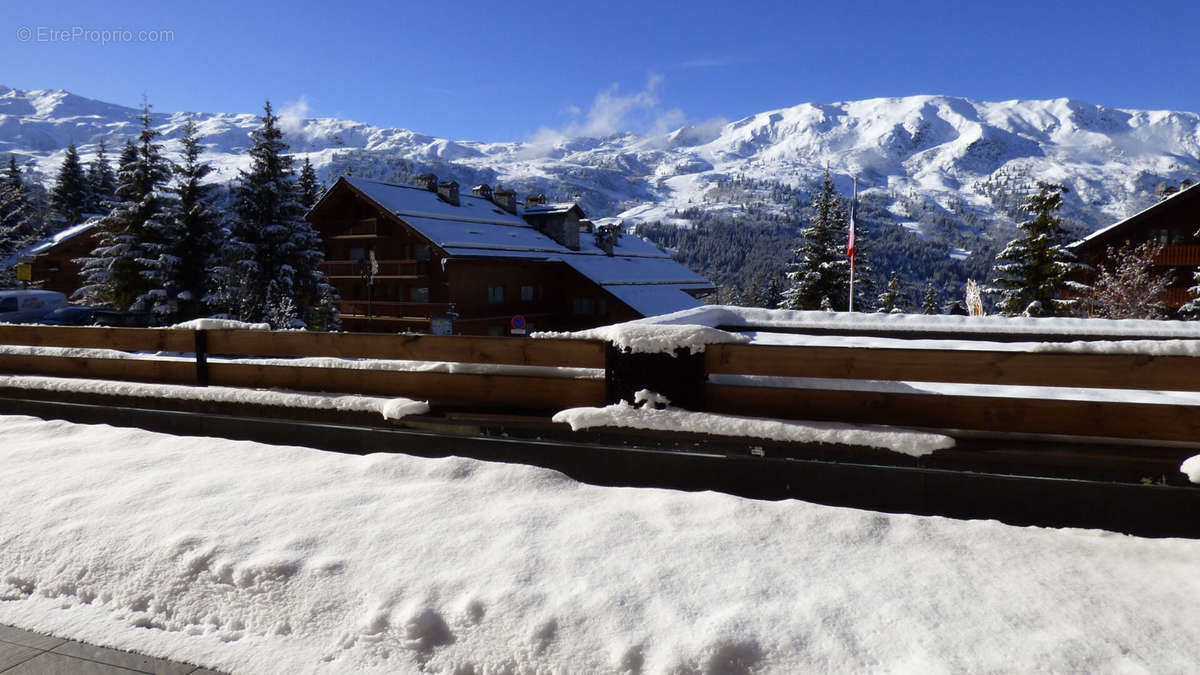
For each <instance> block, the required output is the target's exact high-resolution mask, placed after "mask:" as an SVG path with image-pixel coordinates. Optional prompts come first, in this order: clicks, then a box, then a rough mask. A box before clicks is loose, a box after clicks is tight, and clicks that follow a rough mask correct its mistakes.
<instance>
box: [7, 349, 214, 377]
mask: <svg viewBox="0 0 1200 675" xmlns="http://www.w3.org/2000/svg"><path fill="white" fill-rule="evenodd" d="M0 373H4V374H8V375H42V376H46V377H70V378H88V379H97V380H126V381H130V382H154V383H158V384H195V383H196V362H195V361H192V360H191V359H171V360H162V359H104V358H92V357H77V356H25V355H20V356H18V355H12V354H0Z"/></svg>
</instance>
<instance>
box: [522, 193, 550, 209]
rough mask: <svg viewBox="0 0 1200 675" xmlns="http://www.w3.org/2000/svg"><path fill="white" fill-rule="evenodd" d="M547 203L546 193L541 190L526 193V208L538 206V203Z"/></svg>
mask: <svg viewBox="0 0 1200 675" xmlns="http://www.w3.org/2000/svg"><path fill="white" fill-rule="evenodd" d="M545 203H546V195H544V194H542V193H540V192H537V193H534V194H530V195H525V208H529V207H531V206H537V205H538V204H545Z"/></svg>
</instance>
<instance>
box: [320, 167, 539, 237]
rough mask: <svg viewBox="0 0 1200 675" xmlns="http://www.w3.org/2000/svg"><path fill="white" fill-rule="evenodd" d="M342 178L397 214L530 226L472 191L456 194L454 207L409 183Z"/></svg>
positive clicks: (434, 194) (406, 219) (435, 194)
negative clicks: (397, 183) (395, 183)
mask: <svg viewBox="0 0 1200 675" xmlns="http://www.w3.org/2000/svg"><path fill="white" fill-rule="evenodd" d="M342 180H345V181H346V182H347V183H350V184H351V185H353V186H354V187H355V188H357V189H358V190H359V191H360V192H362V193H363V194H365V195H367V196H368V197H370V198H371V199H372V200H373V201H374V202H375V203H377V204H379V205H380V206H382V207H383V208H385V209H387V210H388V211H391V212H392V213H394V214H396V215H398V216H423V217H427V218H441V219H448V220H460V221H477V222H480V223H494V224H496V225H511V226H514V227H528V228H532V226H531V225H530V224H529V223H527V222H525V221H524V220H522V219H521V218H520V217H518V216H515V215H513V214H511V213H509V212H508V211H505V210H504V209H502V208H500V207H499V206H496V205H495V204H493V203H492V202H490V201H488V200H487V199H484V198H483V197H476V196H475V195H472V194H460V195H459V196H458V201H459V206H455V205H453V204H450V203H449V202H446V201H443V200H442V199H439V198H438V196H437V193H436V192H430V191H429V190H423V189H421V188H418V187H413V186H411V185H394V184H392V183H380V182H378V181H373V180H364V179H362V178H353V177H345V178H343V179H342ZM404 220H405V222H408V218H404Z"/></svg>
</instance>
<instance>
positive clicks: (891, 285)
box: [878, 274, 908, 314]
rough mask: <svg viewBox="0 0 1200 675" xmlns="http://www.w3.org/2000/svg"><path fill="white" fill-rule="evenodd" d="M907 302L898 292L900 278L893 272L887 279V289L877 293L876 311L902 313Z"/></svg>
mask: <svg viewBox="0 0 1200 675" xmlns="http://www.w3.org/2000/svg"><path fill="white" fill-rule="evenodd" d="M907 304H908V303H907V302H906V301H905V299H904V294H903V293H901V292H900V279H899V277H897V276H896V275H895V274H893V275H892V278H891V279H890V280H889V281H888V285H887V290H886V291H884V292H883V293H880V294H879V308H878V311H880V312H886V313H891V314H903V313H904V307H905V306H906V305H907Z"/></svg>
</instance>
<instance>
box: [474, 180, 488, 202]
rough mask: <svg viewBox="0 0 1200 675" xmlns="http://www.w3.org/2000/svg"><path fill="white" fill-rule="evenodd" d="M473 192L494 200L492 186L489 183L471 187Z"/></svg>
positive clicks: (477, 195) (478, 195)
mask: <svg viewBox="0 0 1200 675" xmlns="http://www.w3.org/2000/svg"><path fill="white" fill-rule="evenodd" d="M471 194H473V195H475V196H476V197H482V198H484V199H486V200H488V201H489V202H490V201H492V186H490V185H488V184H487V183H480V184H479V185H476V186H475V187H473V188H471Z"/></svg>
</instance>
